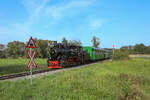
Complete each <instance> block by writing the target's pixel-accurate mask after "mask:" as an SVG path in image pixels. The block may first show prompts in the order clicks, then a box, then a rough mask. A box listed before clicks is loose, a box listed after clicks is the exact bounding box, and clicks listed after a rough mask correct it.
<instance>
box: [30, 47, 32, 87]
mask: <svg viewBox="0 0 150 100" xmlns="http://www.w3.org/2000/svg"><path fill="white" fill-rule="evenodd" d="M30 55H32V48H30ZM31 62H32V58H31ZM30 83H31V85H32V64H31V65H30Z"/></svg>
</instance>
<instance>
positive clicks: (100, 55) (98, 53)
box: [83, 46, 106, 61]
mask: <svg viewBox="0 0 150 100" xmlns="http://www.w3.org/2000/svg"><path fill="white" fill-rule="evenodd" d="M83 51H87V52H88V53H89V55H90V60H92V61H94V60H99V59H105V55H106V54H105V50H102V49H98V48H93V47H89V46H86V47H83Z"/></svg>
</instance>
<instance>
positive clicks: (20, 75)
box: [0, 69, 52, 80]
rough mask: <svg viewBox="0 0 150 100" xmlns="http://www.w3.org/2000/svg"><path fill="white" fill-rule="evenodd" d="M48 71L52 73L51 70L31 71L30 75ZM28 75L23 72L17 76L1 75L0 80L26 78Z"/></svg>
mask: <svg viewBox="0 0 150 100" xmlns="http://www.w3.org/2000/svg"><path fill="white" fill-rule="evenodd" d="M48 71H52V70H51V69H46V70H38V71H33V72H32V74H33V75H34V74H39V73H44V72H48ZM28 75H30V72H23V73H18V74H10V75H3V76H0V80H7V79H13V78H17V77H23V76H28Z"/></svg>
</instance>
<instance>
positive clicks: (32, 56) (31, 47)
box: [26, 37, 37, 85]
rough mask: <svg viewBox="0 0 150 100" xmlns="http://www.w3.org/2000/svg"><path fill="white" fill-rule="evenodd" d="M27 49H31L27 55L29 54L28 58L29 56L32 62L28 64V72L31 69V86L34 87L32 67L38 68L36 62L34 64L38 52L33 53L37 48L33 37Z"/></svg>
mask: <svg viewBox="0 0 150 100" xmlns="http://www.w3.org/2000/svg"><path fill="white" fill-rule="evenodd" d="M26 48H29V50H27V54H28V56H29V58H30V61H29V63H28V66H27V69H28V70H29V69H30V75H31V77H30V82H31V85H32V65H33V67H34V68H36V67H37V65H36V64H35V62H34V57H35V54H36V53H37V52H36V50H33V51H32V49H34V48H36V45H35V42H34V40H33V38H32V37H30V39H29V42H28V44H27V47H26Z"/></svg>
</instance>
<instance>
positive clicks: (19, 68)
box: [0, 65, 27, 75]
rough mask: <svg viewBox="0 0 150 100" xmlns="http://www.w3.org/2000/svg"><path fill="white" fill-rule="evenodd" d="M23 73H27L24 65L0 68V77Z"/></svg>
mask: <svg viewBox="0 0 150 100" xmlns="http://www.w3.org/2000/svg"><path fill="white" fill-rule="evenodd" d="M24 71H27V70H26V65H7V66H1V67H0V75H6V74H13V73H19V72H24Z"/></svg>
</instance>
